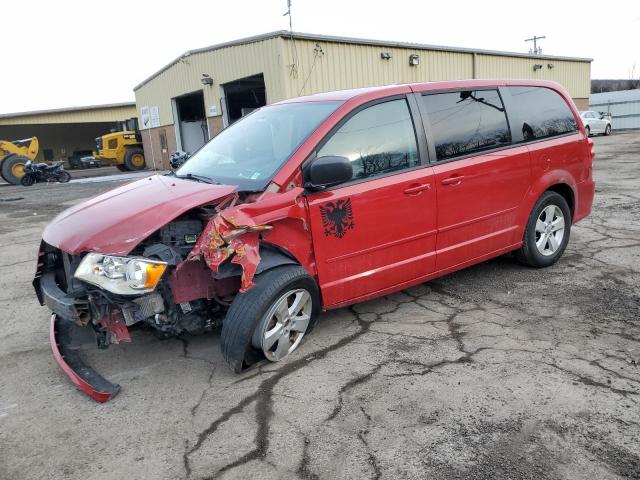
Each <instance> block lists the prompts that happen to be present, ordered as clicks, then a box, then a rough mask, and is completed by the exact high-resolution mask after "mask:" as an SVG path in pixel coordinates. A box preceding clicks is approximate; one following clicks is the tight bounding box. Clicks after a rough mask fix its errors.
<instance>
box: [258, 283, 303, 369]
mask: <svg viewBox="0 0 640 480" xmlns="http://www.w3.org/2000/svg"><path fill="white" fill-rule="evenodd" d="M312 306H313V301H312V299H311V295H310V294H309V292H307V291H306V290H303V289H296V290H289V291H287V292H286V293H284V294H283V295H281V296H280V297H279V298H278V299H277V300H276V301H275V302H274V303H273V305H272V306H271V308H270V309H269V310H268V311H267V313H266V314H265V316H264V317H263V318H262V320H261V321H260V324H259V325H258V328H257V329H256V331H255V333H254V335H253V338H252V344H253V346H254V347H256V348H259V349H261V350H262V352H263V353H264V355H265V357H267V359H269V360H271V361H272V362H277V361H278V360H282V359H283V358H284V357H286V356H287V355H288V354H290V353H291V352H293V351H294V350H295V349H296V348H297V347H298V345H300V342H301V341H302V337H303V336H304V334H305V333H306V331H307V328H308V327H309V321H310V320H311V310H312Z"/></svg>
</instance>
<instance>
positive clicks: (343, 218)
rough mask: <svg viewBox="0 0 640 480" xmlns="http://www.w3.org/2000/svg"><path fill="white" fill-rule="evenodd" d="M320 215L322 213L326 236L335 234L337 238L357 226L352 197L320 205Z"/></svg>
mask: <svg viewBox="0 0 640 480" xmlns="http://www.w3.org/2000/svg"><path fill="white" fill-rule="evenodd" d="M320 215H322V226H323V228H324V236H325V237H328V236H329V235H333V236H334V237H336V238H342V237H344V236H345V234H346V233H347V230H351V229H352V228H353V227H355V224H354V223H353V210H352V209H351V199H350V198H347V199H346V200H336V201H335V202H327V203H325V204H324V205H320Z"/></svg>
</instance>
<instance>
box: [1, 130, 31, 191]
mask: <svg viewBox="0 0 640 480" xmlns="http://www.w3.org/2000/svg"><path fill="white" fill-rule="evenodd" d="M39 149H40V143H39V142H38V138H37V137H32V138H25V139H24V140H14V141H10V140H0V176H2V178H3V179H4V180H5V181H7V182H9V183H12V184H13V185H20V179H21V178H22V176H23V175H24V164H25V163H26V162H27V161H28V160H35V158H36V156H37V155H38V150H39Z"/></svg>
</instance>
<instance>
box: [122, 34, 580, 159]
mask: <svg viewBox="0 0 640 480" xmlns="http://www.w3.org/2000/svg"><path fill="white" fill-rule="evenodd" d="M469 78H500V79H507V78H508V79H514V78H520V79H522V78H534V79H544V80H553V81H556V82H558V83H560V84H562V85H563V86H564V87H565V88H566V89H567V91H568V92H569V94H570V95H571V96H572V97H573V100H574V102H575V103H576V105H577V106H578V108H580V109H585V108H587V106H588V99H589V92H590V83H591V59H589V58H573V57H558V56H548V55H530V54H529V55H528V54H520V53H509V52H496V51H488V50H475V49H467V48H454V47H441V46H433V45H421V44H411V43H397V42H388V41H378V40H365V39H359V38H345V37H333V36H326V35H311V34H305V33H293V34H292V33H290V32H288V31H278V32H273V33H267V34H264V35H258V36H255V37H250V38H244V39H240V40H236V41H232V42H228V43H222V44H218V45H213V46H211V47H206V48H201V49H197V50H191V51H188V52H186V53H184V54H183V55H181V56H180V57H178V58H176V59H175V60H173V61H172V62H171V63H169V64H168V65H166V66H165V67H163V68H162V69H160V70H159V71H158V72H156V73H154V74H153V75H152V76H150V77H149V78H147V79H146V80H144V81H143V82H142V83H140V84H139V85H137V86H136V87H135V88H134V92H135V96H136V107H137V109H138V118H140V120H141V121H140V128H141V129H143V135H142V137H143V141H144V146H145V156H146V157H147V165H152V164H156V165H164V166H166V165H167V162H168V158H169V155H170V154H171V153H173V152H174V151H175V150H184V151H190V152H193V151H194V150H196V149H197V148H199V147H200V146H201V145H202V144H203V143H204V142H205V141H206V140H208V139H209V138H211V137H213V136H214V135H216V134H217V133H218V132H219V131H220V130H222V128H224V127H225V126H227V125H228V124H230V123H232V122H233V121H235V120H237V119H238V118H240V117H241V116H242V115H244V114H246V113H248V112H249V111H251V110H252V109H254V108H257V107H260V106H263V105H265V104H269V103H274V102H278V101H280V100H284V99H287V98H291V97H296V96H300V95H307V94H311V93H318V92H326V91H331V90H340V89H347V88H357V87H364V86H372V85H387V84H394V83H412V82H424V81H434V80H455V79H469ZM149 159H152V161H149Z"/></svg>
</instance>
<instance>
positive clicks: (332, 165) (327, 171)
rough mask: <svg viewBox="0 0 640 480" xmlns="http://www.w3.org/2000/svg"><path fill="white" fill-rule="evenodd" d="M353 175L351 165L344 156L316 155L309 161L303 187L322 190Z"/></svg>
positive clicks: (345, 180) (349, 178)
mask: <svg viewBox="0 0 640 480" xmlns="http://www.w3.org/2000/svg"><path fill="white" fill-rule="evenodd" d="M352 177H353V167H352V166H351V162H350V161H349V159H348V158H346V157H338V156H327V157H318V158H316V159H315V160H313V161H312V162H311V165H309V167H308V170H307V182H306V183H305V188H308V189H310V190H323V189H325V188H327V187H331V186H333V185H338V184H339V183H343V182H347V181H349V180H351V178H352Z"/></svg>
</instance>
